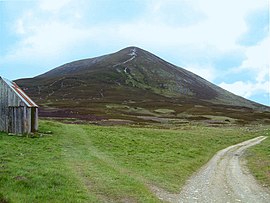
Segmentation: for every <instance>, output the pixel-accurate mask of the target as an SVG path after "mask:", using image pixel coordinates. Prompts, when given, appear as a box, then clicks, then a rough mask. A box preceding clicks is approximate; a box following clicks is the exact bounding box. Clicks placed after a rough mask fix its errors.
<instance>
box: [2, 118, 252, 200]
mask: <svg viewBox="0 0 270 203" xmlns="http://www.w3.org/2000/svg"><path fill="white" fill-rule="evenodd" d="M40 131H43V132H46V131H52V132H53V134H52V135H47V136H43V137H41V138H26V137H17V136H8V135H7V134H4V133H0V191H1V194H0V200H2V201H6V202H159V200H158V199H157V198H156V197H155V196H154V195H153V194H152V192H151V191H150V189H149V185H155V186H158V187H161V188H164V189H166V190H168V191H170V192H178V191H179V189H180V187H181V186H182V185H183V184H184V182H185V181H186V179H187V178H188V177H189V176H190V175H191V174H192V173H194V172H195V171H196V170H197V169H198V168H200V167H201V166H202V165H203V164H205V163H206V162H207V161H208V160H209V159H210V158H211V157H212V156H213V155H214V154H215V153H216V152H217V151H218V150H220V149H222V148H225V147H227V146H229V145H232V144H236V143H239V142H241V141H244V140H247V139H249V138H252V137H254V136H255V135H256V133H254V132H252V131H249V130H247V129H246V128H210V127H200V126H186V127H183V129H181V130H162V129H145V128H130V127H119V126H118V127H99V126H90V125H67V124H62V123H58V122H52V121H41V122H40Z"/></svg>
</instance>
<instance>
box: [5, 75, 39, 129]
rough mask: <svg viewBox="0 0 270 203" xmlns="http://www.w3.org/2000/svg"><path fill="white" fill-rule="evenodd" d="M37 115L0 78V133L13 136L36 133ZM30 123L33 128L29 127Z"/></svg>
mask: <svg viewBox="0 0 270 203" xmlns="http://www.w3.org/2000/svg"><path fill="white" fill-rule="evenodd" d="M32 111H33V114H34V118H32V113H31V112H32ZM37 113H38V109H37V108H36V107H28V106H27V105H26V104H25V103H24V102H23V101H22V100H21V98H20V97H18V95H17V94H16V93H15V92H14V91H13V90H12V89H11V88H10V87H9V86H8V85H7V84H6V83H5V81H3V80H2V79H1V78H0V131H5V132H9V133H15V134H23V133H30V132H34V131H37V128H38V126H37V125H38V123H37V119H38V115H37ZM33 119H36V120H33ZM32 123H33V125H34V126H32V125H31V124H32ZM31 127H32V128H31Z"/></svg>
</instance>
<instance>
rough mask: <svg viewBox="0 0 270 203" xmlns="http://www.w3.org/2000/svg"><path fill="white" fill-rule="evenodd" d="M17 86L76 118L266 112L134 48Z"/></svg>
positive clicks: (77, 63) (47, 106) (74, 64)
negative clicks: (83, 116)
mask: <svg viewBox="0 0 270 203" xmlns="http://www.w3.org/2000/svg"><path fill="white" fill-rule="evenodd" d="M16 82H17V83H18V84H19V85H20V86H22V87H23V88H24V90H25V91H26V92H27V93H28V94H29V95H30V96H31V97H33V98H34V99H35V100H37V102H38V103H39V104H40V105H41V106H43V107H44V108H45V109H47V110H48V109H50V108H51V109H52V108H57V109H73V110H75V111H76V114H95V115H99V116H105V117H113V118H119V117H126V116H129V118H130V117H132V118H133V120H134V118H135V117H136V118H137V119H138V117H139V116H159V114H160V112H158V109H169V110H171V111H169V112H171V113H170V114H168V115H167V114H166V113H163V116H164V115H167V116H173V115H174V116H175V117H177V115H178V114H185V115H186V114H192V115H194V114H196V115H206V114H207V115H209V114H210V115H212V114H215V115H224V114H226V115H227V114H228V113H229V114H232V115H231V116H234V115H235V114H237V112H238V114H239V110H241V112H242V113H241V114H243V116H244V117H245V115H244V114H245V113H247V112H249V114H250V113H251V112H254V111H256V112H264V111H267V110H268V111H269V108H268V107H266V106H263V105H260V104H258V103H255V102H252V101H249V100H247V99H244V98H242V97H239V96H237V95H234V94H232V93H230V92H228V91H226V90H224V89H222V88H220V87H218V86H216V85H214V84H212V83H210V82H208V81H206V80H205V79H203V78H201V77H200V76H198V75H196V74H194V73H191V72H189V71H187V70H185V69H183V68H180V67H177V66H175V65H173V64H170V63H168V62H166V61H164V60H163V59H161V58H159V57H157V56H155V55H154V54H152V53H150V52H148V51H145V50H143V49H140V48H137V47H128V48H125V49H122V50H120V51H118V52H116V53H113V54H109V55H105V56H100V57H96V58H91V59H84V60H79V61H74V62H71V63H67V64H65V65H62V66H60V67H57V68H55V69H53V70H51V71H49V72H47V73H44V74H42V75H39V76H37V77H34V78H29V79H21V80H17V81H16ZM72 112H73V111H72ZM243 112H245V113H243ZM124 115H125V116H124ZM258 115H261V114H258ZM236 117H237V116H236ZM238 117H239V116H238ZM248 117H249V116H248V115H246V118H248ZM259 117H260V116H259ZM263 117H264V116H262V118H263ZM246 118H243V119H246ZM239 119H240V118H239ZM241 119H242V117H241ZM249 119H250V118H249Z"/></svg>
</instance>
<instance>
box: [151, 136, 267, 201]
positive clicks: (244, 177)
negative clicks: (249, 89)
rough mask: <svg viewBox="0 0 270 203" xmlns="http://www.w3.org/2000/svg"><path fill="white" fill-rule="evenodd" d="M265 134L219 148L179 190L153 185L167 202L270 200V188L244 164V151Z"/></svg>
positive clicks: (260, 139) (156, 191) (263, 137)
mask: <svg viewBox="0 0 270 203" xmlns="http://www.w3.org/2000/svg"><path fill="white" fill-rule="evenodd" d="M265 138H266V137H265V136H260V137H256V138H254V139H251V140H247V141H245V142H242V143H239V144H236V145H233V146H230V147H228V148H226V149H223V150H221V151H219V152H218V153H217V154H216V155H215V156H214V157H213V158H212V159H211V160H210V161H209V162H208V163H207V164H206V165H205V166H204V167H203V168H202V169H201V170H200V171H199V172H198V173H196V174H195V175H194V176H193V177H191V179H190V180H189V181H188V182H187V184H186V185H185V186H184V187H183V188H182V191H181V192H180V194H169V193H168V192H166V191H163V190H161V189H159V188H156V187H152V190H153V192H155V193H156V195H157V196H158V197H159V198H160V199H162V200H164V201H167V202H192V203H193V202H200V203H204V202H205V203H206V202H207V203H211V202H221V203H223V202H224V203H227V202H245V203H249V202H250V203H264V202H265V203H270V192H269V190H267V189H266V188H263V187H262V186H261V185H259V184H258V183H257V181H256V180H255V178H254V177H253V176H252V175H251V174H250V173H249V172H248V170H247V168H246V167H245V165H244V164H243V160H244V159H242V155H243V153H244V151H245V150H246V149H247V148H249V147H251V146H253V145H256V144H258V143H260V142H261V141H262V140H264V139H265Z"/></svg>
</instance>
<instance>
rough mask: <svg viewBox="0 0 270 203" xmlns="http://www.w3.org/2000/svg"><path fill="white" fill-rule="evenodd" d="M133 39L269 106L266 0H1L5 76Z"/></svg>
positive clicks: (0, 62) (0, 53) (28, 73)
mask: <svg viewBox="0 0 270 203" xmlns="http://www.w3.org/2000/svg"><path fill="white" fill-rule="evenodd" d="M128 46H137V47H140V48H142V49H145V50H147V51H150V52H152V53H154V54H156V55H158V56H159V57H161V58H163V59H165V60H166V61H168V62H170V63H173V64H175V65H177V66H179V67H183V68H185V69H187V70H189V71H192V72H194V73H196V74H198V75H200V76H202V77H204V78H205V79H207V80H209V81H210V82H212V83H214V84H216V85H218V86H220V87H222V88H224V89H226V90H229V91H231V92H233V93H235V94H237V95H240V96H243V97H245V98H247V99H250V100H253V101H256V102H258V103H261V104H265V105H268V106H270V36H269V1H268V0H57V1H56V0H35V1H34V0H28V1H24V0H21V1H19V0H0V76H2V77H5V78H8V79H10V80H15V79H19V78H28V77H34V76H37V75H39V74H41V73H44V72H47V71H49V70H51V69H53V68H55V67H57V66H60V65H63V64H65V63H68V62H71V61H74V60H78V59H84V58H92V57H96V56H101V55H104V54H108V53H113V52H116V51H118V50H121V49H123V48H125V47H128Z"/></svg>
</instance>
